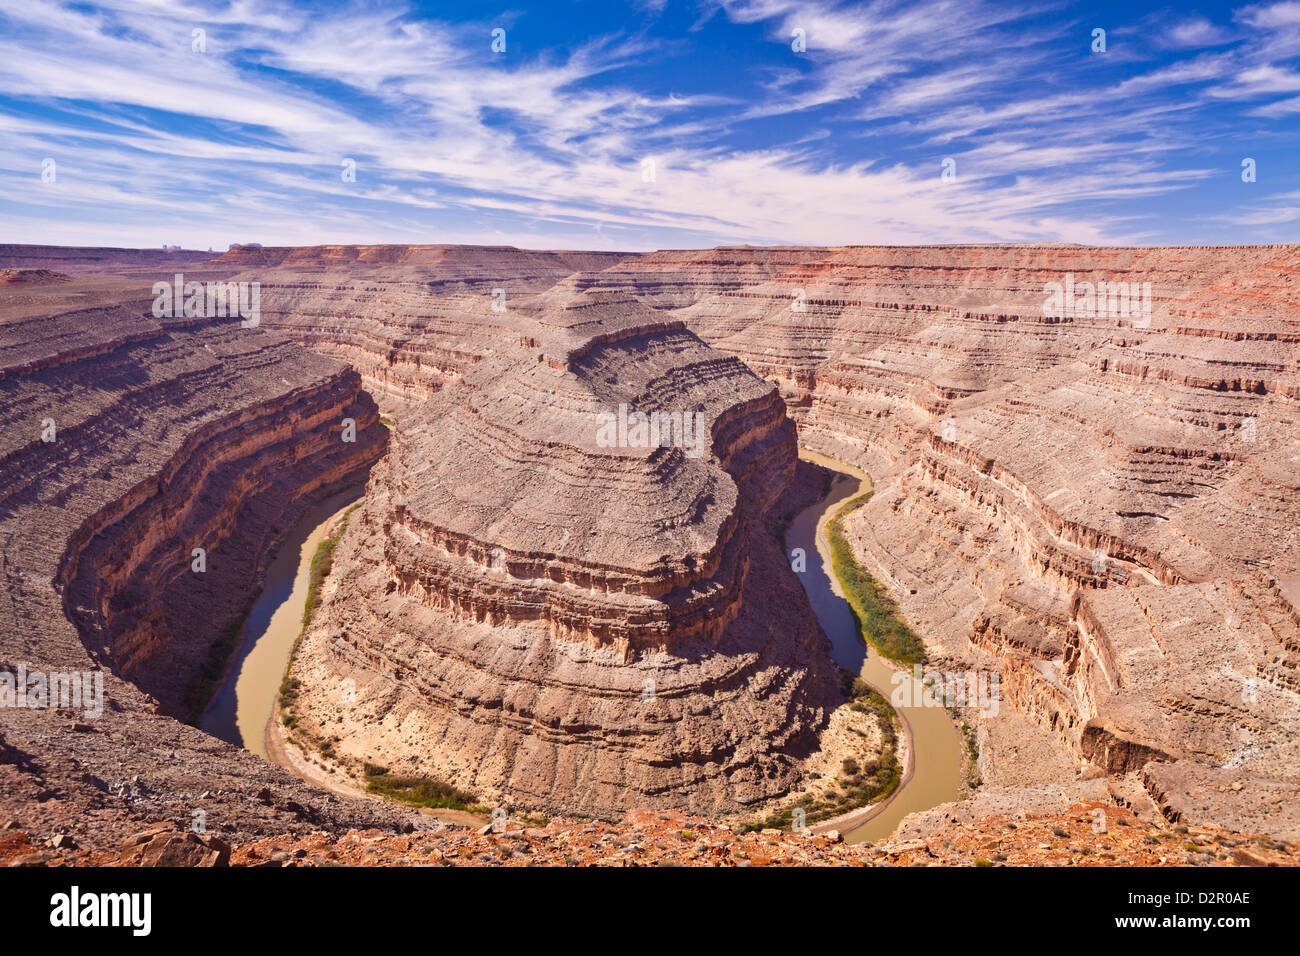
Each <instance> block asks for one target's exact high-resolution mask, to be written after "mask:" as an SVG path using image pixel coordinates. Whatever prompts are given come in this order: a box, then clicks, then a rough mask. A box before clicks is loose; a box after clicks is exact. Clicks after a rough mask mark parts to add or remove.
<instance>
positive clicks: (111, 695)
mask: <svg viewBox="0 0 1300 956" xmlns="http://www.w3.org/2000/svg"><path fill="white" fill-rule="evenodd" d="M148 292H149V283H148V282H145V283H141V282H138V281H136V282H123V281H120V280H104V279H87V280H83V279H77V280H73V281H69V282H62V283H57V284H53V285H48V286H42V287H39V288H30V287H29V288H25V289H23V290H22V291H21V292H17V291H16V292H14V293H13V294H12V295H11V294H10V293H5V297H4V298H0V421H2V422H3V427H0V489H2V490H0V502H2V504H3V510H2V511H0V581H2V582H3V586H2V594H3V598H2V599H0V670H3V671H4V672H5V675H6V678H7V680H8V681H11V682H12V681H14V680H15V679H16V676H17V675H18V674H19V673H25V674H26V675H28V677H29V678H30V677H31V676H32V675H35V674H37V673H39V674H40V675H42V677H43V679H44V680H46V681H48V682H49V683H50V684H51V685H52V684H53V683H54V681H55V680H57V679H58V675H69V674H77V675H80V674H83V673H86V674H89V675H91V677H90V681H91V686H92V687H93V682H94V681H95V680H100V681H102V687H103V701H102V707H103V710H102V713H95V711H96V710H97V703H96V702H95V701H93V700H91V699H89V695H88V696H87V698H86V699H83V700H82V701H80V702H79V703H78V704H77V705H76V706H74V707H71V708H68V707H65V708H64V709H62V710H60V709H58V708H57V707H56V706H55V704H56V703H57V702H56V701H46V700H41V699H39V698H36V697H31V698H29V699H28V703H29V704H31V705H34V706H14V702H13V698H12V697H10V699H9V700H8V701H7V702H6V705H5V706H3V707H0V777H2V778H3V783H4V786H3V790H4V794H5V803H6V805H7V806H8V807H9V809H10V810H11V811H12V810H20V812H21V813H22V814H23V817H24V818H25V819H43V818H46V817H49V818H51V819H60V818H67V817H70V818H71V819H72V820H73V821H74V823H73V827H74V830H73V832H75V833H76V834H77V837H78V839H82V838H86V839H90V840H92V841H96V840H101V839H105V838H109V839H114V838H115V839H118V840H120V838H121V834H120V832H118V833H116V836H115V837H114V836H113V834H114V833H115V832H116V831H117V830H118V829H119V828H120V826H121V825H122V823H121V821H123V820H129V819H130V818H131V817H133V816H135V815H137V814H142V813H144V814H148V815H150V816H152V817H153V818H155V819H156V818H157V817H159V816H164V815H166V816H170V817H171V818H172V819H173V820H174V822H175V823H176V824H177V825H179V826H180V827H182V828H188V827H189V826H190V825H191V824H192V823H193V822H194V819H195V817H194V816H193V814H194V813H195V812H199V811H201V812H202V814H203V815H204V818H205V819H206V821H207V823H206V825H207V826H209V827H211V828H212V829H213V831H214V832H216V831H220V832H226V833H236V832H243V833H250V834H251V833H258V832H267V831H266V830H265V829H264V827H265V826H266V825H268V824H271V823H272V822H273V825H274V827H275V829H276V830H279V829H281V828H282V827H283V826H284V825H285V824H286V823H287V824H289V825H291V826H293V827H295V828H297V827H300V826H304V825H313V826H317V827H319V826H320V825H330V824H335V825H337V824H351V825H356V824H358V823H362V822H364V821H374V822H379V821H382V822H383V823H384V824H385V825H389V826H396V825H400V824H401V821H402V820H403V818H404V816H403V815H402V814H400V813H395V812H393V811H389V810H386V809H385V808H383V807H379V806H375V807H366V806H358V805H355V804H353V803H352V802H349V801H340V800H338V799H336V798H333V797H328V796H325V795H323V794H322V793H320V792H319V791H313V790H312V789H311V788H308V787H305V786H303V785H301V784H300V783H298V782H297V781H295V780H293V779H292V778H290V777H288V775H286V774H284V773H282V772H279V771H277V770H274V769H273V768H270V767H268V766H267V765H266V764H264V763H263V762H261V761H259V760H256V759H255V758H253V757H251V755H249V754H247V753H246V752H244V751H242V750H239V749H237V748H234V747H231V746H229V745H227V744H224V743H222V742H220V741H217V740H214V739H213V738H211V737H208V736H207V735H206V734H202V733H200V732H199V731H197V730H195V729H194V728H192V727H187V726H185V725H183V724H182V723H180V722H179V721H178V720H176V719H175V716H184V715H186V713H187V711H188V708H189V705H190V704H191V703H192V701H191V700H189V699H188V696H187V695H189V694H191V693H192V691H193V689H194V687H195V680H196V679H197V678H198V677H199V675H200V671H201V669H202V668H203V666H204V664H205V663H206V662H207V661H208V659H209V655H210V654H211V653H212V648H213V645H214V643H215V642H216V641H217V639H218V638H219V637H220V636H221V634H222V632H223V631H224V630H226V629H227V628H229V627H230V626H232V625H233V624H237V623H238V621H239V615H240V614H241V612H242V611H243V609H244V607H245V606H246V603H247V601H248V600H249V598H250V595H251V592H252V590H253V588H254V586H255V584H256V581H257V575H258V571H259V564H260V562H262V561H264V560H265V559H266V557H267V552H268V550H269V547H270V545H271V543H272V542H274V541H275V540H276V538H278V537H279V535H280V534H282V533H283V531H284V530H286V529H287V528H288V527H289V525H290V524H291V523H292V522H293V521H294V520H296V517H297V514H298V512H299V511H301V510H302V509H304V508H305V507H307V506H308V505H309V504H310V503H311V502H312V501H313V500H315V499H316V498H319V497H321V496H324V495H326V494H328V493H330V491H331V490H333V489H336V488H341V487H344V486H348V485H350V484H353V483H356V482H357V481H359V480H363V479H364V476H365V474H366V472H367V470H368V468H369V466H370V465H371V463H373V461H374V460H376V459H377V458H378V457H379V456H380V454H381V453H382V450H383V442H384V440H385V430H384V429H383V427H382V426H381V425H379V423H378V420H377V414H376V410H375V406H374V403H373V401H371V400H370V399H369V398H368V396H367V395H366V394H365V393H364V392H363V391H362V390H361V380H360V378H359V376H358V375H357V373H356V372H354V371H352V370H350V369H348V368H347V367H346V366H345V365H342V364H340V363H337V362H335V361H333V360H330V359H326V358H322V357H319V356H315V355H311V354H309V353H304V352H303V351H302V350H301V349H300V348H299V347H298V346H296V345H294V344H293V343H291V342H288V341H286V340H284V339H283V338H280V337H276V336H271V335H267V334H266V333H265V332H262V331H259V330H254V329H243V328H241V327H240V322H239V320H238V319H205V318H177V319H167V318H164V319H155V318H153V317H152V315H151V310H150V304H151V298H150V297H149V295H148ZM344 417H353V418H354V419H355V420H356V433H357V441H356V442H350V443H344V442H342V441H341V440H340V435H341V429H340V423H341V421H342V419H343V418H344ZM194 548H202V549H204V550H205V551H206V570H205V571H203V572H196V571H194V570H193V567H194V564H193V562H194V556H193V549H194ZM96 675H97V676H96ZM35 686H36V685H32V687H33V688H34V687H35ZM10 689H11V690H12V684H11V685H10ZM65 703H67V701H65ZM169 715H175V716H169Z"/></svg>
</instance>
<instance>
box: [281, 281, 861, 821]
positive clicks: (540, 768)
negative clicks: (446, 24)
mask: <svg viewBox="0 0 1300 956" xmlns="http://www.w3.org/2000/svg"><path fill="white" fill-rule="evenodd" d="M479 308H480V310H482V312H483V313H485V314H490V313H488V306H487V305H486V303H480V305H479ZM485 321H486V318H485ZM498 321H499V322H501V323H503V324H504V323H509V324H510V325H512V326H513V329H512V330H511V332H510V333H509V334H505V333H503V334H500V335H499V336H498V337H497V340H496V343H495V347H494V348H493V349H492V350H491V352H490V354H488V355H485V357H484V358H483V359H482V360H481V361H480V362H478V363H476V364H475V365H474V366H473V367H471V368H469V369H468V370H466V371H465V373H464V375H463V377H462V378H461V380H460V381H459V382H458V383H456V384H454V385H449V386H447V387H445V388H443V389H442V390H441V391H439V392H438V393H437V394H435V395H434V396H432V397H431V398H430V399H429V400H427V401H426V402H425V403H424V404H423V405H422V406H420V408H419V409H418V411H412V412H410V413H409V414H407V415H405V416H403V417H400V418H399V421H398V426H397V429H396V432H395V435H394V439H393V442H392V445H391V448H390V451H389V454H388V456H387V457H386V458H385V460H384V461H383V462H382V463H381V465H380V466H379V467H378V468H377V469H376V471H375V472H374V474H373V476H372V478H371V482H370V485H369V487H368V488H367V495H366V504H365V507H364V509H363V510H362V512H361V513H360V514H359V516H358V519H357V520H354V521H353V523H352V524H351V525H350V527H349V530H348V533H347V535H346V537H345V539H344V541H343V543H342V545H341V546H340V548H339V551H338V552H337V554H336V558H335V567H336V568H338V569H339V571H340V576H339V578H338V584H337V587H336V589H335V590H333V591H332V593H331V594H330V596H329V598H328V599H327V600H326V602H325V604H324V606H323V607H322V609H321V613H320V614H319V615H318V617H317V619H316V620H315V622H314V624H313V627H312V628H311V631H310V632H309V634H308V636H307V638H306V640H305V641H304V642H303V645H302V647H301V648H300V651H299V655H298V658H297V660H296V663H295V665H294V670H293V676H295V677H297V678H298V679H299V680H301V681H302V690H301V692H300V693H299V695H298V702H297V703H296V704H295V706H294V718H295V732H296V733H303V732H305V733H306V734H307V735H309V736H311V737H314V738H316V739H317V740H328V741H332V742H333V743H334V745H335V748H336V750H337V751H338V752H339V753H341V754H343V755H344V756H345V757H351V758H353V759H354V760H356V761H358V762H359V761H362V760H365V761H370V762H372V763H378V764H382V765H384V766H387V767H389V768H390V769H392V770H394V771H395V772H418V773H424V774H429V775H431V776H434V777H437V778H440V779H444V780H449V781H451V782H454V783H456V784H457V785H459V786H461V787H463V788H466V789H470V790H472V791H474V792H475V793H478V794H480V795H483V796H484V797H491V798H495V799H498V800H502V801H505V802H507V803H510V804H512V805H515V806H523V807H529V808H542V809H546V810H550V811H558V810H561V809H563V810H568V811H570V812H581V813H588V814H592V815H597V816H612V815H617V814H618V813H619V812H620V811H624V810H627V809H632V808H636V807H689V808H692V809H694V810H697V811H699V812H706V813H711V814H716V813H725V812H729V811H736V810H738V809H741V808H744V807H747V806H750V805H753V804H755V803H758V802H760V801H762V800H765V799H769V798H772V797H776V796H780V795H782V794H784V793H786V792H788V791H789V790H790V788H791V787H792V785H794V784H795V783H796V782H797V781H798V780H799V779H800V775H801V769H800V768H801V762H802V761H803V760H804V759H805V758H806V757H808V756H809V755H810V754H812V753H813V752H814V751H816V749H817V739H818V731H819V730H821V729H822V727H823V726H824V725H825V724H826V721H827V720H828V718H829V715H830V712H831V710H832V709H833V708H834V706H836V704H838V703H839V701H840V699H841V696H840V695H841V691H840V680H839V677H838V675H837V672H836V668H835V667H834V666H833V665H832V664H831V662H830V660H829V657H828V654H827V650H828V648H827V644H826V641H825V638H824V637H823V636H822V634H821V631H820V629H819V628H818V626H817V624H816V621H815V618H814V617H813V615H812V611H811V608H810V607H809V605H808V602H807V599H806V597H805V595H804V593H803V590H802V588H801V587H800V585H799V583H798V580H797V579H796V578H795V576H794V574H793V573H792V572H791V571H790V568H789V565H788V563H787V562H786V561H785V559H784V556H783V554H782V552H781V549H780V545H779V543H778V540H777V537H776V535H775V534H774V533H773V532H774V524H773V522H774V520H775V518H776V517H778V516H777V515H776V514H774V508H775V506H776V504H777V501H778V499H780V498H781V496H782V495H783V494H784V493H785V491H786V489H787V486H788V485H789V483H790V480H791V477H792V476H793V474H794V466H795V459H796V444H795V432H794V426H793V423H792V422H791V421H790V419H789V418H788V417H787V416H786V415H785V409H784V404H783V402H782V401H781V399H780V397H779V395H778V394H777V392H776V390H775V389H774V388H773V387H772V386H771V385H769V384H767V383H765V382H763V381H762V380H761V379H759V378H758V377H756V376H754V375H753V374H752V373H751V372H749V371H748V370H747V369H746V368H745V367H744V365H743V364H742V363H740V362H739V361H738V360H736V359H735V358H733V357H730V356H726V355H723V354H721V353H717V352H714V351H713V350H711V349H709V348H708V347H707V346H705V345H704V343H702V342H701V341H700V340H699V339H698V338H697V337H696V336H695V335H694V334H693V333H691V332H689V331H687V330H686V329H685V328H684V327H683V325H682V324H681V323H680V322H676V321H671V320H667V319H665V318H664V317H663V316H661V315H659V314H657V313H655V312H654V311H653V310H651V309H649V308H647V307H645V306H644V305H643V304H641V303H639V302H637V301H636V300H635V299H634V298H632V297H629V296H625V295H621V294H606V293H592V292H585V293H573V294H571V295H568V296H567V297H566V298H564V299H563V300H561V301H554V300H552V301H550V302H548V307H547V308H545V309H542V310H540V311H538V312H537V314H536V315H535V316H527V315H518V316H513V317H510V318H499V319H498ZM620 409H623V410H625V412H626V414H628V415H634V414H635V413H637V412H643V413H646V414H650V413H655V414H662V415H670V416H673V418H674V427H677V425H678V424H679V423H681V422H683V421H684V422H685V431H684V434H683V433H681V432H675V433H674V434H673V435H672V436H664V440H663V441H654V442H653V445H652V446H647V445H643V444H642V443H640V441H639V439H638V438H637V436H636V435H632V436H631V437H629V438H628V440H626V441H623V440H621V436H618V435H617V432H616V431H613V432H608V433H605V434H604V435H602V431H601V429H602V416H603V415H608V416H610V417H611V418H613V419H615V420H616V419H617V417H618V416H619V415H620ZM604 421H605V422H606V427H609V426H608V419H605V420H604ZM613 428H614V429H617V425H614V426H613ZM696 429H698V432H697V431H696ZM647 441H649V439H647ZM345 682H347V684H346V685H345ZM344 686H346V687H347V688H348V689H349V691H351V693H349V694H341V693H337V692H336V691H337V690H338V689H340V688H343V687H344Z"/></svg>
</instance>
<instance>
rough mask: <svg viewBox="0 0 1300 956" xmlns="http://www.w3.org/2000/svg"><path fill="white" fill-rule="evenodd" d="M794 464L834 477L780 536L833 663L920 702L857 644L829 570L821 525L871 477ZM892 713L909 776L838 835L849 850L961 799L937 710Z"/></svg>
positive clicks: (954, 758) (955, 740)
mask: <svg viewBox="0 0 1300 956" xmlns="http://www.w3.org/2000/svg"><path fill="white" fill-rule="evenodd" d="M799 456H800V457H801V458H804V459H806V460H808V461H812V462H815V463H816V464H819V465H821V466H823V467H825V468H829V469H831V470H832V471H834V472H835V477H834V479H833V481H832V483H831V490H830V494H829V495H827V496H826V498H824V499H823V500H822V501H820V502H819V503H818V504H815V505H813V506H811V507H809V508H807V509H805V510H804V511H801V512H800V513H799V514H798V515H797V516H796V517H795V519H794V520H793V521H792V522H791V523H790V527H789V528H788V529H787V531H786V551H787V554H788V553H789V552H790V551H791V550H792V549H794V548H803V550H804V552H805V554H806V556H807V570H805V571H804V572H803V573H801V574H800V575H799V578H800V580H802V581H803V586H804V590H805V591H807V592H808V598H809V600H810V601H811V602H812V606H813V611H814V612H815V613H816V615H817V619H818V620H819V621H820V622H821V625H822V629H823V630H825V631H826V634H827V636H829V637H830V639H831V645H832V652H831V653H832V657H834V659H835V662H836V663H838V664H839V665H840V666H841V667H844V668H846V669H848V670H849V671H852V672H853V673H855V674H860V675H861V676H862V679H863V680H865V681H866V682H867V683H868V684H870V685H871V686H872V687H874V688H876V690H878V691H880V693H881V694H883V695H884V697H885V699H886V700H890V699H891V698H892V697H893V696H894V694H895V692H896V691H897V692H898V693H900V694H905V696H903V698H902V699H904V700H922V699H924V698H923V696H922V695H921V694H920V693H914V691H918V690H919V688H917V687H915V686H913V679H912V676H911V673H910V672H909V671H904V670H901V669H899V668H897V667H895V666H893V665H892V664H890V663H889V662H888V661H887V660H885V658H883V657H881V656H880V654H878V653H877V652H876V651H875V650H874V649H872V648H870V647H868V645H867V644H866V643H864V641H863V640H862V637H861V635H860V634H859V632H858V622H857V619H856V618H855V617H854V616H853V611H852V609H851V608H850V607H849V603H848V601H846V600H845V599H844V594H843V592H842V591H841V589H840V584H839V581H837V580H836V579H835V575H834V573H833V572H832V570H831V553H830V545H829V544H828V542H827V538H826V523H827V522H828V521H829V520H830V519H831V517H832V516H833V515H834V514H835V511H836V510H837V509H838V508H839V506H840V504H841V502H843V501H845V500H846V499H848V498H851V497H853V496H854V495H857V494H858V493H859V492H861V491H865V490H866V489H868V488H870V487H871V477H870V476H869V475H867V474H866V473H865V472H863V471H860V470H859V469H857V468H854V467H853V466H852V465H847V464H845V463H844V462H841V461H836V460H835V459H833V458H828V457H826V456H825V455H819V454H817V453H816V452H810V451H807V450H804V449H800V451H799ZM894 709H895V710H897V711H898V714H899V716H900V717H902V719H903V722H904V724H905V725H906V727H907V730H908V731H910V733H909V736H910V747H909V754H908V761H909V763H910V765H911V773H910V776H909V775H908V774H907V772H906V768H905V771H904V782H903V785H902V786H901V787H900V788H899V789H898V790H896V791H895V792H894V796H893V797H892V798H891V799H889V800H887V801H885V803H883V804H882V805H881V806H879V807H878V808H876V809H875V810H874V811H868V814H869V815H868V816H867V817H866V819H864V820H862V821H861V822H858V823H856V824H855V825H854V827H853V829H850V830H848V831H847V832H846V833H845V834H844V839H845V840H846V841H847V842H849V843H868V842H874V841H876V840H880V839H883V838H885V837H887V836H889V834H890V833H892V832H893V830H894V828H895V827H896V826H898V823H899V821H900V820H902V819H903V817H905V816H907V815H908V814H909V813H915V812H916V811H918V810H928V809H930V808H931V807H935V806H938V805H939V804H941V803H949V802H952V801H954V800H957V799H960V795H961V738H960V735H959V734H958V732H957V728H956V727H955V726H953V723H952V720H951V718H950V717H949V716H948V712H947V711H946V710H945V709H944V708H943V707H942V706H928V707H927V706H912V707H908V706H895V708H894ZM854 816H855V817H856V816H857V815H856V814H855V815H854Z"/></svg>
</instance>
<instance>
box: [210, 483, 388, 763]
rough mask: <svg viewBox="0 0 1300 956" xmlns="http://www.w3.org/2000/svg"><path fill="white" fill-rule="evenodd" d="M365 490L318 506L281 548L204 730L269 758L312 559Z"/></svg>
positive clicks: (299, 523)
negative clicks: (270, 726)
mask: <svg viewBox="0 0 1300 956" xmlns="http://www.w3.org/2000/svg"><path fill="white" fill-rule="evenodd" d="M364 490H365V489H364V488H360V487H359V488H352V489H349V490H347V491H344V492H340V493H339V494H337V495H334V496H333V497H332V498H327V499H326V500H325V501H322V502H321V503H320V504H318V505H316V506H314V507H313V508H311V509H310V510H308V511H307V513H306V514H304V515H303V516H302V518H301V519H300V520H299V521H298V523H297V524H296V525H294V526H293V528H291V529H290V531H289V533H288V535H286V536H285V538H284V540H283V541H282V542H281V543H280V547H279V550H278V551H277V552H276V554H275V557H274V558H272V559H271V564H270V565H269V566H268V567H267V569H266V581H265V583H264V585H263V587H262V593H261V594H260V595H259V596H258V598H257V600H256V601H255V602H254V603H253V607H252V609H251V610H250V611H249V613H248V618H247V620H246V621H245V622H244V627H243V629H242V631H241V632H240V640H239V644H238V647H237V649H236V651H235V654H236V656H235V660H234V661H233V662H232V665H231V667H230V669H229V671H228V673H227V675H226V680H225V683H224V684H223V685H222V686H221V689H220V690H219V691H217V694H216V696H215V697H213V698H212V702H211V703H210V704H209V705H208V709H207V710H205V711H204V712H203V717H202V718H201V719H200V721H199V727H201V728H202V729H203V730H205V731H207V732H208V733H210V734H212V735H213V736H214V737H220V738H221V739H222V740H226V741H229V742H230V743H232V744H235V745H236V746H239V747H243V748H244V749H246V750H251V751H252V752H253V753H255V754H258V755H259V756H262V757H265V756H266V725H267V722H268V721H270V719H271V709H272V708H273V707H274V705H275V699H276V697H277V696H278V695H279V693H280V682H281V680H282V679H283V678H284V669H285V666H286V665H287V664H288V663H289V654H290V653H291V652H292V650H293V642H294V640H295V639H297V637H298V632H299V631H300V630H301V629H302V612H303V608H304V607H305V606H306V604H307V587H308V581H309V579H310V577H311V559H312V556H313V555H314V554H315V553H316V548H317V546H318V545H319V544H320V543H321V540H322V539H323V538H324V537H325V532H326V529H327V528H328V527H329V526H330V524H331V523H333V521H334V518H335V517H336V516H337V515H339V514H340V513H341V512H343V511H345V510H346V509H347V508H349V507H351V505H353V504H354V503H355V502H357V501H359V500H360V499H361V495H362V492H364Z"/></svg>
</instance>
